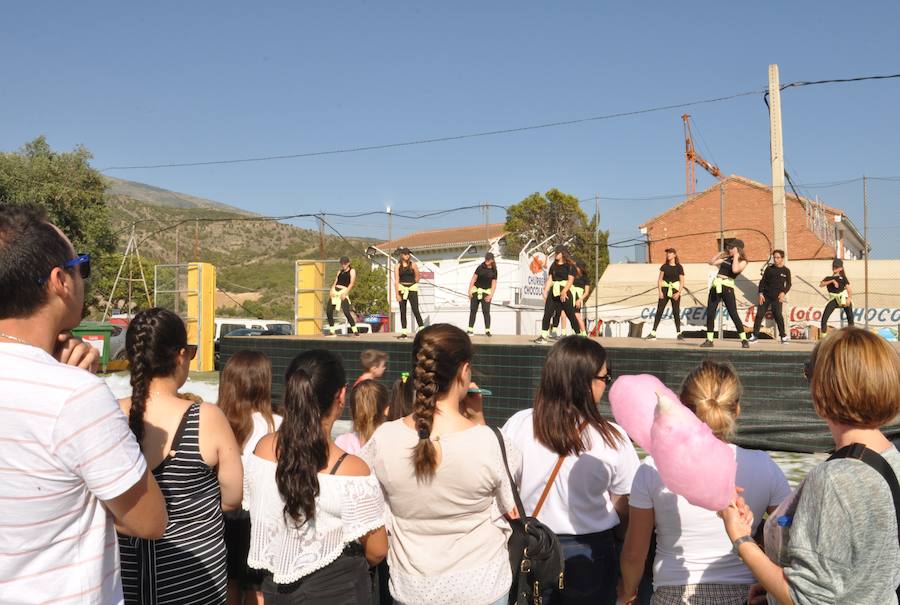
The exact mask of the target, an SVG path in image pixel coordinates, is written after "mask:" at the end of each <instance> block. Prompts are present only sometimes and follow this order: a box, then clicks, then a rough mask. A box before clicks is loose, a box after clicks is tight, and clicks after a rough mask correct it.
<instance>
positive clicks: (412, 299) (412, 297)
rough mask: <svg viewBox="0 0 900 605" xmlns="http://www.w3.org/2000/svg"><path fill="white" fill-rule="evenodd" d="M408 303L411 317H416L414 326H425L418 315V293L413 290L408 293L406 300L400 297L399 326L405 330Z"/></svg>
mask: <svg viewBox="0 0 900 605" xmlns="http://www.w3.org/2000/svg"><path fill="white" fill-rule="evenodd" d="M407 302H408V303H409V306H410V307H412V312H413V315H415V316H416V325H417V326H419V327H420V328H421V327H422V326H424V325H425V322H424V321H422V315H421V314H420V313H419V293H418V292H416V291H415V290H413V291H412V292H410V293H409V296H408V299H407V300H404V299H403V297H402V296H401V297H400V325H401V326H402V327H403V329H404V330H405V329H406V303H407Z"/></svg>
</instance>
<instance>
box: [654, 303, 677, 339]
mask: <svg viewBox="0 0 900 605" xmlns="http://www.w3.org/2000/svg"><path fill="white" fill-rule="evenodd" d="M670 300H671V301H672V318H673V319H674V320H675V330H676V331H677V332H681V299H680V298H670V297H669V295H668V294H663V297H662V298H660V299H659V302H658V303H656V317H654V318H653V331H654V332H656V328H658V327H659V322H660V321H662V316H663V311H665V310H666V305H667V304H669V301H670Z"/></svg>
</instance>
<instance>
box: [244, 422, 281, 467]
mask: <svg viewBox="0 0 900 605" xmlns="http://www.w3.org/2000/svg"><path fill="white" fill-rule="evenodd" d="M251 418H252V419H253V431H252V432H251V433H250V436H249V437H248V438H247V443H245V444H244V451H243V452H242V453H241V459H242V460H243V462H244V464H246V463H247V456H248V455H249V454H252V453H253V450H255V449H256V445H257V444H258V443H259V440H260V439H262V438H263V437H265V436H266V435H268V434H269V433H271V432H272V431H271V430H269V423H268V422H266V417H265V416H263V415H262V414H260V413H259V412H253V414H252V415H251ZM272 421H273V422H274V423H275V430H276V431H277V430H278V427H280V426H281V416H279V415H278V414H272Z"/></svg>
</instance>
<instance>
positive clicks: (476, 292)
mask: <svg viewBox="0 0 900 605" xmlns="http://www.w3.org/2000/svg"><path fill="white" fill-rule="evenodd" d="M490 293H491V289H490V288H479V287H477V286H472V290H471V291H470V292H469V294H471V295H473V296H477V297H478V300H483V299H484V297H485V296H487V295H489V294H490Z"/></svg>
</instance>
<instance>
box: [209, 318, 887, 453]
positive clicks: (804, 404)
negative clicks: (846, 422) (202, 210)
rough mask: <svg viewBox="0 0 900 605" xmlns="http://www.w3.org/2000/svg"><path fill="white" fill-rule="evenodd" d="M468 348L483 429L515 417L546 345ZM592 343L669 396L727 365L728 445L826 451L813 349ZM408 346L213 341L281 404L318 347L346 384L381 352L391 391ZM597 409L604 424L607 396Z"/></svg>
mask: <svg viewBox="0 0 900 605" xmlns="http://www.w3.org/2000/svg"><path fill="white" fill-rule="evenodd" d="M472 341H473V342H474V343H475V360H474V363H473V368H474V370H475V371H476V372H477V374H476V377H475V380H476V382H477V383H478V384H479V385H480V386H482V387H484V388H486V389H489V390H491V391H492V392H493V395H491V396H489V397H485V403H484V410H485V416H486V418H487V420H488V422H489V423H491V424H498V425H500V424H502V423H503V422H505V421H506V419H507V418H509V417H510V416H512V415H513V414H514V413H515V412H517V411H518V410H521V409H524V408H528V407H531V403H532V397H533V396H534V392H535V389H536V387H537V383H538V380H539V378H540V372H541V367H542V365H543V362H544V359H545V357H546V355H547V351H549V350H550V346H548V345H540V344H535V343H532V342H531V337H526V336H494V337H491V338H487V337H484V336H474V337H473V338H472ZM599 341H600V342H601V343H602V344H603V346H604V347H606V349H607V351H608V353H609V365H610V368H611V371H612V373H613V375H614V376H621V375H623V374H645V373H646V374H654V375H656V376H657V377H659V378H660V380H662V381H663V382H664V383H666V385H668V386H669V387H670V388H672V389H673V390H674V391H675V392H676V393H677V392H678V389H679V387H680V385H681V381H682V379H683V378H684V376H685V375H687V373H688V372H689V371H690V370H691V369H692V368H693V367H694V366H696V365H697V364H698V363H700V361H702V360H703V359H707V358H712V359H724V360H727V361H730V362H731V363H733V364H734V365H735V367H736V368H737V370H738V374H739V376H740V378H741V381H742V383H743V386H744V397H743V399H742V401H741V417H740V419H739V421H738V435H737V438H736V439H735V442H736V443H738V444H739V445H742V446H745V447H751V448H760V449H766V450H781V451H788V452H825V451H828V450H829V449H830V448H832V447H833V444H832V441H831V435H830V433H829V432H828V428H827V427H826V425H825V423H824V422H823V421H822V420H821V419H820V418H819V417H818V416H816V413H815V412H814V411H813V409H812V402H811V400H810V396H809V387H808V385H807V383H806V379H805V378H804V377H803V363H804V362H805V361H806V360H807V359H808V358H809V354H810V351H812V348H813V343H811V342H804V341H791V343H790V344H787V345H781V344H778V343H777V342H776V341H772V340H761V341H758V342H756V343H754V344H752V345H751V348H750V349H749V350H744V349H741V347H740V341H738V340H736V339H735V340H725V341H716V346H715V347H714V348H712V349H706V348H700V346H699V345H700V343H701V342H702V340H701V339H687V340H684V341H677V340H668V339H660V340H651V341H647V340H639V339H636V338H601V339H599ZM411 346H412V339H411V338H410V339H406V340H398V339H397V338H396V335H395V334H377V333H376V334H364V335H362V336H360V337H346V336H342V337H337V338H327V337H324V336H242V337H233V338H228V337H226V338H223V339H221V342H220V348H221V353H222V363H223V364H224V363H225V361H227V359H228V357H230V356H231V354H232V353H234V352H235V351H238V350H240V349H252V350H257V351H262V352H264V353H266V354H267V355H268V356H269V358H270V359H271V360H272V376H273V382H274V385H273V393H272V396H273V400H274V401H275V402H276V403H278V402H280V401H281V399H282V397H283V383H284V372H285V370H286V369H287V365H288V363H289V362H290V360H291V359H292V358H293V357H294V356H295V355H296V354H297V353H299V352H301V351H303V350H306V349H310V348H321V349H328V350H330V351H334V352H335V353H338V354H339V355H341V357H342V358H343V360H344V364H345V367H346V369H347V379H348V381H350V382H352V381H353V380H355V379H356V376H358V375H359V374H360V373H361V372H362V368H361V367H360V365H359V354H360V352H361V351H362V350H363V349H369V348H373V349H380V350H382V351H385V352H386V353H388V354H389V355H390V360H389V362H388V369H387V372H386V373H385V375H384V378H383V379H382V382H383V383H384V384H385V385H386V386H388V387H390V385H391V384H392V383H393V382H394V380H395V379H396V378H398V377H399V376H400V372H402V371H406V370H408V369H409V367H410V364H411ZM895 346H896V345H895ZM602 410H603V412H604V413H605V414H606V415H608V416H609V417H611V414H610V410H609V403H608V401H607V400H606V396H604V400H603V403H602ZM348 417H349V416H348ZM890 429H891V430H890V431H888V432H889V434H890V435H892V436H897V435H900V424H893V425H891V427H890Z"/></svg>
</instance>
